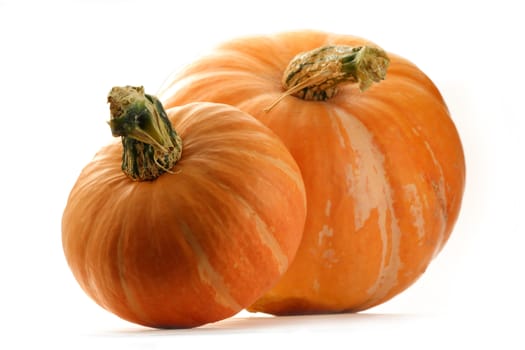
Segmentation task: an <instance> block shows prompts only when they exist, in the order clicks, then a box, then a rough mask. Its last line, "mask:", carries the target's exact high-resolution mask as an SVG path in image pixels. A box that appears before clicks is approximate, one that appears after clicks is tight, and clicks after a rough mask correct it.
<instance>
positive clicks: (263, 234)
mask: <svg viewBox="0 0 525 350" xmlns="http://www.w3.org/2000/svg"><path fill="white" fill-rule="evenodd" d="M231 195H233V196H234V197H235V199H236V200H237V201H238V202H239V203H240V205H241V206H242V207H243V208H244V210H245V212H246V214H247V216H248V217H251V218H252V219H253V220H254V222H255V227H256V230H257V233H258V234H259V238H260V240H261V242H262V243H263V244H264V245H265V246H266V247H267V248H268V249H269V250H270V251H271V252H272V255H273V257H274V258H275V261H276V262H277V269H278V271H279V273H280V274H283V273H284V272H285V271H286V269H287V268H288V264H289V262H288V257H287V256H286V254H285V253H284V252H283V250H282V248H281V246H280V244H279V242H278V241H277V240H276V239H275V237H274V235H273V234H272V232H271V230H270V229H269V228H268V225H267V224H266V223H265V222H264V220H262V219H261V217H260V216H259V215H258V214H257V212H256V211H255V210H254V209H253V208H252V207H251V206H250V204H249V203H248V202H247V201H246V200H245V199H244V198H242V197H241V196H239V195H238V194H236V193H234V192H233V191H232V193H231Z"/></svg>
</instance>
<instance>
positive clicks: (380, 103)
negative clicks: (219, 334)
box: [159, 31, 465, 314]
mask: <svg viewBox="0 0 525 350" xmlns="http://www.w3.org/2000/svg"><path fill="white" fill-rule="evenodd" d="M374 82H377V84H373V83H374ZM351 83H354V84H351ZM159 97H160V99H161V100H162V101H163V102H164V103H165V105H166V106H173V105H178V104H181V103H186V102H189V101H212V102H221V103H228V104H231V105H234V106H237V107H239V108H240V109H242V110H244V111H245V112H248V113H250V114H251V115H253V116H255V117H256V118H258V119H259V120H261V121H262V122H263V123H264V124H266V125H267V126H269V127H270V128H271V129H272V130H273V131H275V132H276V133H277V134H278V135H279V136H280V138H281V139H282V140H283V141H284V143H285V144H286V145H287V147H288V149H289V150H290V151H291V153H292V155H293V156H294V158H295V160H296V161H297V163H298V164H299V167H300V169H301V172H302V175H303V179H304V182H305V187H306V193H307V203H308V204H307V206H308V210H307V219H306V228H305V232H304V237H303V240H302V243H301V246H300V248H299V251H298V253H297V256H296V258H295V260H294V262H293V263H292V265H291V267H290V269H289V270H288V271H287V272H286V274H285V275H284V277H283V278H282V279H281V280H280V281H279V283H278V284H277V285H276V286H275V287H274V288H272V289H271V290H270V291H269V292H267V293H266V294H265V295H264V296H262V297H261V298H260V299H259V300H258V301H257V302H256V303H255V304H254V305H252V306H251V307H250V309H251V310H253V311H264V312H268V313H274V314H297V313H318V312H340V311H359V310H364V309H367V308H370V307H372V306H374V305H378V304H380V303H382V302H384V301H386V300H388V299H390V298H392V297H393V296H395V295H396V294H398V293H400V292H401V291H403V290H404V289H405V288H407V287H408V286H409V285H411V284H412V283H413V282H414V281H415V280H416V279H417V278H418V277H419V276H420V275H421V274H422V273H423V272H424V271H425V269H426V268H427V266H428V265H429V263H430V262H431V260H432V259H433V258H434V257H435V256H436V254H438V252H439V251H440V250H441V248H442V247H443V245H444V244H445V242H446V241H447V239H448V238H449V235H450V233H451V231H452V228H453V225H454V223H455V221H456V218H457V216H458V212H459V209H460V203H461V199H462V195H463V188H464V181H465V164H464V155H463V151H462V145H461V142H460V138H459V136H458V133H457V131H456V128H455V126H454V124H453V122H452V120H451V118H450V115H449V110H448V109H447V106H446V104H445V102H444V100H443V98H442V96H441V94H440V92H439V91H438V89H437V88H436V86H435V85H434V84H433V83H432V81H431V80H430V79H429V78H428V77H427V76H426V75H425V74H424V73H423V72H422V71H421V70H419V69H418V68H417V67H416V66H415V65H414V64H412V63H411V62H409V61H408V60H406V59H404V58H402V57H399V56H397V55H395V54H392V53H386V52H385V51H383V50H382V49H380V48H379V47H377V46H376V45H374V44H373V43H371V42H369V41H367V40H364V39H361V38H356V37H352V36H347V35H336V34H330V33H323V32H316V31H298V32H288V33H280V34H275V35H272V36H256V37H245V38H239V39H236V40H233V41H231V42H227V43H224V44H223V45H221V46H219V47H218V48H217V49H216V50H214V51H213V52H211V53H210V54H209V55H207V56H205V57H202V58H201V59H199V60H197V61H196V62H194V63H193V64H191V65H189V66H188V67H187V68H185V69H184V70H182V71H181V72H179V73H177V74H176V75H175V76H174V77H172V78H171V79H170V81H169V83H168V84H167V85H166V86H165V88H163V90H162V91H161V93H160V95H159Z"/></svg>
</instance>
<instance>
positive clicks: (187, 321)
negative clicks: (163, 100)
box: [62, 103, 306, 328]
mask: <svg viewBox="0 0 525 350" xmlns="http://www.w3.org/2000/svg"><path fill="white" fill-rule="evenodd" d="M167 113H168V115H169V117H170V120H171V121H172V124H173V126H174V128H175V130H176V131H177V132H178V133H179V135H180V136H181V138H182V140H183V154H182V158H181V159H180V160H179V161H178V162H177V164H176V165H175V167H174V168H173V169H172V171H173V174H169V173H165V174H163V175H161V176H160V177H159V178H157V179H156V180H154V181H144V182H134V181H131V180H130V179H129V178H127V177H126V175H124V174H123V173H122V171H121V157H122V146H121V143H120V142H115V143H113V144H110V145H108V146H106V147H104V148H102V149H101V150H100V151H99V152H98V154H97V155H96V156H95V158H94V159H93V161H92V162H90V163H89V164H88V165H87V166H86V167H85V168H84V169H83V170H82V172H81V174H80V176H79V178H78V180H77V182H76V184H75V185H74V187H73V189H72V191H71V194H70V197H69V199H68V202H67V205H66V208H65V211H64V214H63V222H62V231H63V234H62V239H63V248H64V252H65V255H66V258H67V261H68V263H69V266H70V267H71V269H72V271H73V273H74V275H75V277H76V279H77V280H78V282H79V283H80V285H81V287H82V288H83V289H84V290H85V291H86V292H87V294H88V295H89V296H91V297H92V298H93V299H94V300H95V301H96V302H97V303H99V304H100V305H101V306H103V307H104V308H106V309H108V310H110V311H112V312H113V313H115V314H117V315H118V316H120V317H122V318H124V319H126V320H128V321H131V322H134V323H138V324H142V325H146V326H151V327H160V328H164V327H194V326H199V325H202V324H205V323H209V322H214V321H218V320H221V319H224V318H226V317H229V316H232V315H234V314H236V313H237V312H239V311H240V310H242V309H243V308H245V307H247V306H248V305H250V304H251V303H253V302H254V301H255V300H256V298H257V297H259V296H260V295H261V294H262V293H263V292H264V291H266V290H268V289H269V288H270V287H271V286H273V285H274V284H275V283H276V281H277V280H278V278H279V277H280V276H281V275H282V274H283V273H284V271H285V270H286V269H287V268H288V264H289V262H290V261H291V260H292V258H293V256H294V255H295V252H296V250H297V247H298V246H299V242H300V240H301V236H302V232H303V227H304V221H305V215H306V214H305V211H306V204H305V194H304V187H303V183H302V180H301V176H300V172H299V169H298V167H297V164H296V163H295V161H294V160H293V158H292V157H291V155H290V154H289V152H288V150H287V149H286V148H285V146H284V145H283V144H282V142H281V141H280V140H279V139H278V138H277V136H275V134H273V133H272V132H271V131H270V130H269V129H268V128H266V127H265V126H264V125H262V123H260V122H258V121H257V120H255V119H254V118H252V117H251V116H249V115H247V114H245V113H243V112H241V111H239V110H237V109H234V108H233V107H231V106H226V105H216V104H210V103H195V104H189V105H186V106H182V107H176V108H173V109H170V110H167Z"/></svg>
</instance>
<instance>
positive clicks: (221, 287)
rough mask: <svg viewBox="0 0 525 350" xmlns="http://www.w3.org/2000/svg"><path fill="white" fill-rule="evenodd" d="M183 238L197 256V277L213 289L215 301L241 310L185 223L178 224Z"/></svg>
mask: <svg viewBox="0 0 525 350" xmlns="http://www.w3.org/2000/svg"><path fill="white" fill-rule="evenodd" d="M180 229H181V232H182V234H183V235H184V239H185V240H186V242H188V244H189V245H190V247H191V249H192V250H193V252H194V253H195V255H196V257H197V269H198V271H199V277H200V278H201V281H202V282H204V283H205V284H207V285H208V286H210V287H211V288H213V289H215V291H216V293H215V301H216V302H217V303H218V304H220V305H222V306H224V307H226V308H228V309H231V310H235V311H237V310H241V309H242V308H243V307H242V306H241V305H240V304H239V303H238V302H237V301H236V300H235V299H234V298H233V297H232V295H231V293H230V291H229V289H228V287H227V286H226V284H225V283H224V280H223V278H222V277H221V275H220V274H219V273H218V272H217V271H215V269H214V268H213V266H211V264H210V261H209V260H208V257H207V256H206V254H205V253H204V250H203V249H202V247H201V245H200V244H199V242H198V241H197V239H195V235H194V234H193V232H191V229H190V228H189V227H188V225H187V224H186V223H182V224H181V225H180Z"/></svg>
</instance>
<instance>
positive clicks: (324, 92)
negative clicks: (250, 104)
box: [265, 45, 390, 111]
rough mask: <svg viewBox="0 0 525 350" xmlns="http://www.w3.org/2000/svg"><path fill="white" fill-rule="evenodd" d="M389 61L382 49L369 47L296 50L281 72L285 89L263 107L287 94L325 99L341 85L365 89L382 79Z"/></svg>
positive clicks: (272, 105)
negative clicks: (357, 86) (351, 84)
mask: <svg viewBox="0 0 525 350" xmlns="http://www.w3.org/2000/svg"><path fill="white" fill-rule="evenodd" d="M389 63H390V60H389V58H388V56H387V54H386V52H385V51H383V50H382V49H380V48H378V47H371V46H360V47H351V46H345V45H337V46H323V47H320V48H317V49H314V50H312V51H307V52H303V53H300V54H298V55H297V56H295V57H294V58H293V59H292V61H290V63H289V64H288V67H287V68H286V70H285V71H284V75H283V80H282V85H283V88H284V90H285V92H284V93H283V94H282V95H281V96H279V98H277V99H276V100H275V101H274V102H273V103H272V104H271V105H270V106H269V107H267V108H266V109H265V110H266V111H269V110H271V109H272V108H273V107H275V105H277V104H278V103H279V102H280V101H281V100H282V99H283V98H285V97H286V96H289V95H292V96H296V97H299V98H302V99H304V100H311V101H325V100H328V99H329V98H332V97H333V96H335V94H336V93H337V88H338V86H341V85H343V84H349V83H357V84H359V89H360V90H361V91H365V90H366V89H368V88H369V87H370V86H371V85H372V84H373V83H374V82H376V83H377V82H379V81H381V80H383V79H385V76H386V71H387V68H388V65H389Z"/></svg>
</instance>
